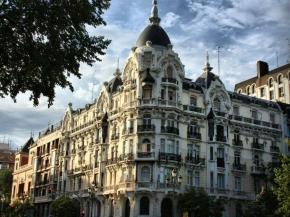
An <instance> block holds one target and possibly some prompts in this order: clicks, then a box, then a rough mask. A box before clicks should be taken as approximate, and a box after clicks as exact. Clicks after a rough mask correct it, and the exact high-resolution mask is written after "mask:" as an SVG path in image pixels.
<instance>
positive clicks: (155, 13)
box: [149, 0, 160, 25]
mask: <svg viewBox="0 0 290 217" xmlns="http://www.w3.org/2000/svg"><path fill="white" fill-rule="evenodd" d="M149 20H150V23H151V24H152V25H159V23H160V18H159V17H158V8H157V0H153V1H152V10H151V17H150V18H149Z"/></svg>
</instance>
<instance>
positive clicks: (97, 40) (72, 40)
mask: <svg viewBox="0 0 290 217" xmlns="http://www.w3.org/2000/svg"><path fill="white" fill-rule="evenodd" d="M109 5H110V0H81V1H54V0H48V1H22V0H0V44H1V46H0V96H1V97H5V96H10V97H11V98H12V99H13V100H14V101H16V96H17V95H18V94H19V93H20V92H22V93H24V92H26V91H30V92H31V95H30V100H33V103H34V105H38V103H39V98H40V96H41V95H43V96H45V97H48V106H50V105H52V103H53V100H54V97H55V87H56V86H60V87H62V88H65V87H69V88H70V90H71V91H73V86H72V84H71V82H70V81H69V80H68V78H69V77H70V75H74V76H76V77H78V78H81V73H80V72H79V67H80V63H81V62H83V63H86V64H88V65H90V66H91V65H92V64H93V63H94V62H95V61H100V60H101V59H100V55H104V54H105V52H104V50H105V49H106V48H107V47H108V45H109V44H110V40H106V39H104V37H103V36H90V35H89V33H88V32H87V29H86V28H87V27H88V26H91V27H94V28H95V27H97V26H99V25H106V23H105V21H104V20H103V18H102V15H103V13H104V10H106V9H108V7H109Z"/></svg>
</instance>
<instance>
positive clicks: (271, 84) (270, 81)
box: [268, 78, 273, 87]
mask: <svg viewBox="0 0 290 217" xmlns="http://www.w3.org/2000/svg"><path fill="white" fill-rule="evenodd" d="M268 85H269V87H273V78H269V81H268Z"/></svg>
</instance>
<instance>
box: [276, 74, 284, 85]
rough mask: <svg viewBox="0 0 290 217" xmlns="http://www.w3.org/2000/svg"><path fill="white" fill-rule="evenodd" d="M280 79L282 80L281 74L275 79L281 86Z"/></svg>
mask: <svg viewBox="0 0 290 217" xmlns="http://www.w3.org/2000/svg"><path fill="white" fill-rule="evenodd" d="M282 78H283V76H282V75H281V74H280V75H278V78H277V82H278V84H282Z"/></svg>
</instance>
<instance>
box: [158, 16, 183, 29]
mask: <svg viewBox="0 0 290 217" xmlns="http://www.w3.org/2000/svg"><path fill="white" fill-rule="evenodd" d="M179 18H180V16H179V15H177V14H175V13H173V12H168V13H167V14H166V15H165V17H164V18H163V19H162V23H161V24H162V27H164V28H170V27H172V26H174V25H176V23H177V22H178V20H179Z"/></svg>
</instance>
